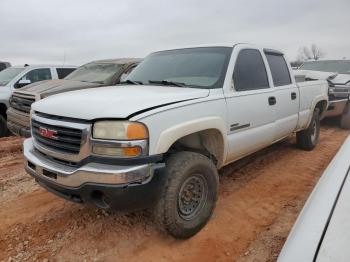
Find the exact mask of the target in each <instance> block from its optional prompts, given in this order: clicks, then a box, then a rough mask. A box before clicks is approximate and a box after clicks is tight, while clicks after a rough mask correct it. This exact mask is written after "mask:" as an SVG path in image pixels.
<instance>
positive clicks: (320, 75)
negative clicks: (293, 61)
mask: <svg viewBox="0 0 350 262" xmlns="http://www.w3.org/2000/svg"><path fill="white" fill-rule="evenodd" d="M295 74H296V75H305V77H306V78H311V79H317V80H328V81H330V82H332V83H333V84H339V85H345V84H346V83H347V82H349V81H350V75H347V74H338V73H336V72H322V71H311V70H295Z"/></svg>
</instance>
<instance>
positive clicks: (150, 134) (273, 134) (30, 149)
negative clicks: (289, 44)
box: [24, 44, 328, 238]
mask: <svg viewBox="0 0 350 262" xmlns="http://www.w3.org/2000/svg"><path fill="white" fill-rule="evenodd" d="M327 92H328V85H327V82H326V81H310V82H305V83H299V84H296V82H295V79H294V76H293V75H292V71H291V68H290V66H289V63H287V62H286V60H285V57H284V55H283V53H281V52H279V51H276V50H272V49H264V48H260V47H256V46H254V45H248V44H236V45H221V46H209V47H195V48H184V49H175V50H167V51H161V52H155V53H152V54H150V55H149V56H148V57H147V58H146V59H145V60H144V61H143V62H141V63H140V64H139V66H138V67H136V69H135V70H134V71H133V72H132V73H131V74H130V75H129V76H128V77H127V80H126V81H125V83H124V84H122V85H120V86H113V87H102V88H98V89H90V90H84V91H73V92H68V93H64V94H59V95H54V96H52V97H48V98H45V99H43V100H41V101H39V102H36V103H34V104H33V105H32V112H31V127H32V129H31V130H32V138H29V139H27V140H25V142H24V156H25V169H26V171H27V172H28V173H29V174H30V175H32V176H33V177H34V178H35V179H36V181H37V182H38V183H39V184H40V185H42V186H43V187H45V188H46V189H47V190H49V191H51V192H53V193H55V194H57V195H59V196H61V197H64V198H66V199H69V200H72V201H75V202H85V203H91V204H94V205H95V206H97V207H100V208H114V209H128V210H130V209H140V208H150V207H151V208H153V209H154V213H155V218H156V221H157V222H158V223H159V224H160V225H161V228H163V229H165V230H166V231H167V232H168V233H169V234H171V235H173V236H174V237H177V238H188V237H191V236H192V235H194V234H196V233H197V232H198V231H199V230H200V229H201V228H202V227H203V226H204V225H205V224H206V223H207V221H208V220H209V218H210V217H211V214H212V212H213V210H214V207H215V203H216V200H217V196H218V186H219V176H218V169H220V168H221V167H223V166H225V165H227V164H229V163H231V162H233V161H235V160H237V159H240V158H242V157H244V156H246V155H249V154H251V153H253V152H255V151H257V150H259V149H262V148H264V147H266V146H269V145H271V144H273V143H275V142H277V141H279V140H281V139H283V138H285V137H287V136H290V135H291V134H293V133H296V135H297V144H298V146H299V147H300V148H303V149H306V150H311V149H313V148H314V147H315V146H316V144H317V142H318V139H319V130H320V124H319V118H320V115H321V114H322V113H323V112H324V111H325V110H326V108H327V103H328V101H327V99H328V96H327ZM276 172H277V171H276Z"/></svg>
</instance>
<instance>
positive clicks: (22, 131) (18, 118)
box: [6, 107, 31, 137]
mask: <svg viewBox="0 0 350 262" xmlns="http://www.w3.org/2000/svg"><path fill="white" fill-rule="evenodd" d="M6 114H7V128H8V129H9V130H10V131H11V133H13V134H14V135H17V136H21V137H30V136H31V132H30V127H29V126H30V121H29V114H27V113H24V112H20V111H18V110H16V109H14V108H12V107H10V108H9V109H8V110H7V112H6Z"/></svg>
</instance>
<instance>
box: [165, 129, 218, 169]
mask: <svg viewBox="0 0 350 262" xmlns="http://www.w3.org/2000/svg"><path fill="white" fill-rule="evenodd" d="M183 150H187V151H192V152H197V153H201V154H203V155H205V156H207V157H209V158H210V159H212V160H213V162H214V163H215V165H216V166H217V167H221V166H222V164H223V161H224V139H223V136H222V134H221V132H220V131H219V130H217V129H207V130H202V131H199V132H196V133H193V134H190V135H187V136H184V137H182V138H179V139H178V140H177V141H175V143H173V144H172V146H171V147H170V149H169V152H170V153H171V152H172V151H183Z"/></svg>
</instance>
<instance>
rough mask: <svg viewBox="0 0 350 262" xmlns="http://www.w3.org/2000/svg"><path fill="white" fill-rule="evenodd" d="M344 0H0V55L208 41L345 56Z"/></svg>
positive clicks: (125, 51)
mask: <svg viewBox="0 0 350 262" xmlns="http://www.w3.org/2000/svg"><path fill="white" fill-rule="evenodd" d="M349 26H350V0H333V1H326V0H309V1H307V0H304V1H303V0H292V1H280V0H264V1H261V0H249V1H244V0H226V1H224V0H211V1H209V0H198V1H197V0H173V1H165V0H164V1H162V0H150V1H140V0H139V1H137V0H94V1H93V0H0V36H1V37H0V60H6V61H9V62H11V63H13V64H23V63H30V64H34V63H59V64H62V63H63V60H64V53H65V54H66V56H65V57H66V64H75V65H80V64H82V63H85V62H88V61H91V60H95V59H103V58H118V57H144V56H145V55H147V54H148V53H150V52H152V51H157V50H161V49H167V48H172V47H179V46H180V47H182V46H189V45H197V44H210V43H236V42H245V43H256V44H260V45H264V46H268V47H273V48H277V49H281V50H283V51H284V52H285V53H286V54H287V56H288V57H289V58H290V59H295V58H296V56H297V53H298V49H299V47H300V46H303V45H311V44H312V43H315V44H317V45H319V46H320V47H321V48H322V50H323V51H324V52H325V53H326V58H337V59H339V58H343V57H347V58H349V59H350V27H349Z"/></svg>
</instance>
